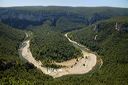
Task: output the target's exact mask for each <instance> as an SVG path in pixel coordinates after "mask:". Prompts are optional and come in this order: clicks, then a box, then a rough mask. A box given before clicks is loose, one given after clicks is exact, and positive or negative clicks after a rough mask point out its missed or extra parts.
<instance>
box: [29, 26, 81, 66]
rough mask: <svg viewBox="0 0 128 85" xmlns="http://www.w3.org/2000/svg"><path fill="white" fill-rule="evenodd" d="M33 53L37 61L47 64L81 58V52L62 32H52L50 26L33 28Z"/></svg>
mask: <svg viewBox="0 0 128 85" xmlns="http://www.w3.org/2000/svg"><path fill="white" fill-rule="evenodd" d="M31 31H32V33H33V35H32V39H31V51H32V53H33V56H34V57H36V59H37V60H42V61H43V62H45V63H44V64H46V61H47V62H51V61H53V60H54V61H57V62H62V61H66V60H69V59H72V58H77V57H79V56H81V51H80V50H79V49H77V48H75V47H74V46H73V45H72V44H71V43H70V42H69V41H68V39H67V38H66V37H65V36H64V35H63V34H61V33H60V32H55V31H52V27H51V26H49V25H48V24H44V25H42V26H37V27H33V28H31Z"/></svg>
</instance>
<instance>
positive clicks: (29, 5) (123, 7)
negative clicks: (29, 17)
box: [0, 5, 128, 8]
mask: <svg viewBox="0 0 128 85" xmlns="http://www.w3.org/2000/svg"><path fill="white" fill-rule="evenodd" d="M0 7H1V8H11V7H73V8H75V7H76V8H77V7H83V8H84V7H110V8H128V7H118V6H62V5H47V6H41V5H25V6H0Z"/></svg>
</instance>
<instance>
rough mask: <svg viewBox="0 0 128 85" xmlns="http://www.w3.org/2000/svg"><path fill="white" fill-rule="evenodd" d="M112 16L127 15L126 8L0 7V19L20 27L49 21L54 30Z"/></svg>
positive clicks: (76, 27)
mask: <svg viewBox="0 0 128 85" xmlns="http://www.w3.org/2000/svg"><path fill="white" fill-rule="evenodd" d="M113 16H128V9H127V8H112V7H59V6H48V7H41V6H35V7H34V6H30V7H29V6H26V7H11V8H0V21H1V22H3V23H5V24H8V25H10V26H13V27H16V28H20V29H25V28H28V27H31V26H37V25H41V24H44V23H45V22H50V23H51V26H54V27H55V28H54V29H55V30H59V31H71V30H74V29H79V28H81V27H83V26H86V25H89V24H93V23H95V22H96V21H99V20H104V19H108V18H110V17H113Z"/></svg>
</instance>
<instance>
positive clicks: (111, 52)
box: [70, 17, 128, 85]
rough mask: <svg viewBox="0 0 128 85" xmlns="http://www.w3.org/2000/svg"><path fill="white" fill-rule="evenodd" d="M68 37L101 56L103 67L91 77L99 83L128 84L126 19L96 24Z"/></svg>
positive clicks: (127, 18) (113, 19) (127, 27)
mask: <svg viewBox="0 0 128 85" xmlns="http://www.w3.org/2000/svg"><path fill="white" fill-rule="evenodd" d="M70 37H71V38H72V39H74V40H76V41H78V42H80V43H82V44H84V45H85V46H87V47H88V48H90V49H92V50H93V51H96V52H97V53H98V54H99V55H101V56H102V59H103V62H104V64H103V67H102V68H101V69H100V70H99V72H97V74H94V76H93V77H94V78H97V79H96V80H97V81H98V82H99V83H101V84H108V85H110V84H111V85H112V84H116V85H120V84H124V85H127V84H128V77H127V75H128V73H127V72H128V68H127V67H128V49H127V48H128V17H116V18H112V19H109V20H106V21H100V22H97V23H96V24H94V25H92V26H89V27H86V28H83V29H82V30H78V31H74V32H72V33H70ZM93 77H92V78H93Z"/></svg>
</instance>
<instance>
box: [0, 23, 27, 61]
mask: <svg viewBox="0 0 128 85" xmlns="http://www.w3.org/2000/svg"><path fill="white" fill-rule="evenodd" d="M24 37H25V35H24V32H22V31H20V30H17V29H14V28H11V27H9V26H7V25H4V24H2V23H0V59H4V60H16V59H18V56H19V54H18V48H19V45H20V43H21V42H22V41H23V39H24Z"/></svg>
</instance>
